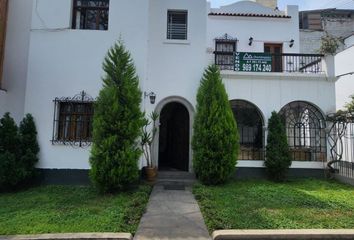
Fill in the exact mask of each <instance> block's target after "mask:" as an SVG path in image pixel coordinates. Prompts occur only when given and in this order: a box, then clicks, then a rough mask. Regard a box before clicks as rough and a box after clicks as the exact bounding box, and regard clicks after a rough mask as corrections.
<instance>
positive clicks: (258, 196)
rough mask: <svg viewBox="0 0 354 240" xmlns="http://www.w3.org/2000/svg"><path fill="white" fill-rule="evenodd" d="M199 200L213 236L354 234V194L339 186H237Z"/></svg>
mask: <svg viewBox="0 0 354 240" xmlns="http://www.w3.org/2000/svg"><path fill="white" fill-rule="evenodd" d="M194 194H195V196H196V198H197V200H198V201H199V205H200V207H201V210H202V213H203V215H204V218H205V221H206V224H207V226H208V228H209V230H210V231H211V232H212V231H214V230H220V229H314V228H320V229H323V228H328V229H338V228H349V229H353V228H354V188H353V187H351V186H347V185H343V184H340V183H337V182H333V181H321V180H311V179H310V180H294V181H290V182H287V183H281V184H277V183H272V182H268V181H235V182H231V183H229V184H227V185H225V186H219V187H207V186H202V185H197V186H195V188H194Z"/></svg>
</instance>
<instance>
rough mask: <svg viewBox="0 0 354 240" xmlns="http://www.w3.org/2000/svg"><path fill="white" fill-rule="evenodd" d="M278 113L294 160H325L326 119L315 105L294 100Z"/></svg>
mask: <svg viewBox="0 0 354 240" xmlns="http://www.w3.org/2000/svg"><path fill="white" fill-rule="evenodd" d="M279 114H280V116H281V118H282V121H283V123H284V125H285V128H286V134H287V137H288V144H289V147H290V150H291V155H292V159H293V160H294V161H326V160H327V142H326V139H327V138H326V120H325V117H324V115H323V113H322V111H321V110H320V109H319V108H318V107H317V106H315V105H314V104H312V103H309V102H305V101H294V102H291V103H289V104H287V105H285V106H284V107H283V108H282V109H281V111H280V113H279Z"/></svg>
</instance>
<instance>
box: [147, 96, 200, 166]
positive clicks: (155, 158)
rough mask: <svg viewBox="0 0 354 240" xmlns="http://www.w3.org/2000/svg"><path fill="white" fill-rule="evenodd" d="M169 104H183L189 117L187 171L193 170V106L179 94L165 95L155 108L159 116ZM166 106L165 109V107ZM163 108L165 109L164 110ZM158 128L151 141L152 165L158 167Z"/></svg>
mask: <svg viewBox="0 0 354 240" xmlns="http://www.w3.org/2000/svg"><path fill="white" fill-rule="evenodd" d="M171 104H175V105H178V104H180V105H183V107H184V108H185V109H186V110H187V111H188V115H189V116H188V117H189V124H188V127H189V129H188V133H189V143H188V145H189V149H188V150H189V152H188V158H189V159H188V171H189V172H193V163H192V159H193V151H192V145H191V142H192V136H193V123H194V114H195V111H194V107H193V105H192V104H191V103H190V102H189V101H188V100H186V99H185V98H183V97H179V96H171V97H167V98H165V99H163V100H161V101H160V102H159V103H158V104H157V106H156V108H155V111H156V112H157V113H158V114H159V116H160V118H161V113H162V114H163V113H164V112H163V111H164V108H165V107H167V108H169V106H168V105H170V106H171ZM167 108H166V109H167ZM166 109H165V110H166ZM160 118H159V121H158V122H159V124H160V123H161V119H160ZM159 147H160V128H158V132H157V134H156V138H155V139H154V142H153V152H152V159H153V161H154V165H155V166H157V167H159V152H160V149H159Z"/></svg>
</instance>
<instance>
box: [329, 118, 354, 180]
mask: <svg viewBox="0 0 354 240" xmlns="http://www.w3.org/2000/svg"><path fill="white" fill-rule="evenodd" d="M328 121H329V122H331V123H332V126H331V128H330V131H329V137H328V139H329V145H330V146H331V149H330V152H331V158H332V159H331V161H329V162H328V164H327V166H328V168H329V170H330V172H331V173H332V174H338V175H340V176H344V177H348V178H353V179H354V113H348V112H340V113H337V114H331V115H329V116H328Z"/></svg>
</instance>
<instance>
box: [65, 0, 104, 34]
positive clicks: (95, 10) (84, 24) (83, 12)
mask: <svg viewBox="0 0 354 240" xmlns="http://www.w3.org/2000/svg"><path fill="white" fill-rule="evenodd" d="M109 1H110V0H74V1H73V4H74V6H73V20H72V28H73V29H90V30H108V18H109Z"/></svg>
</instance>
